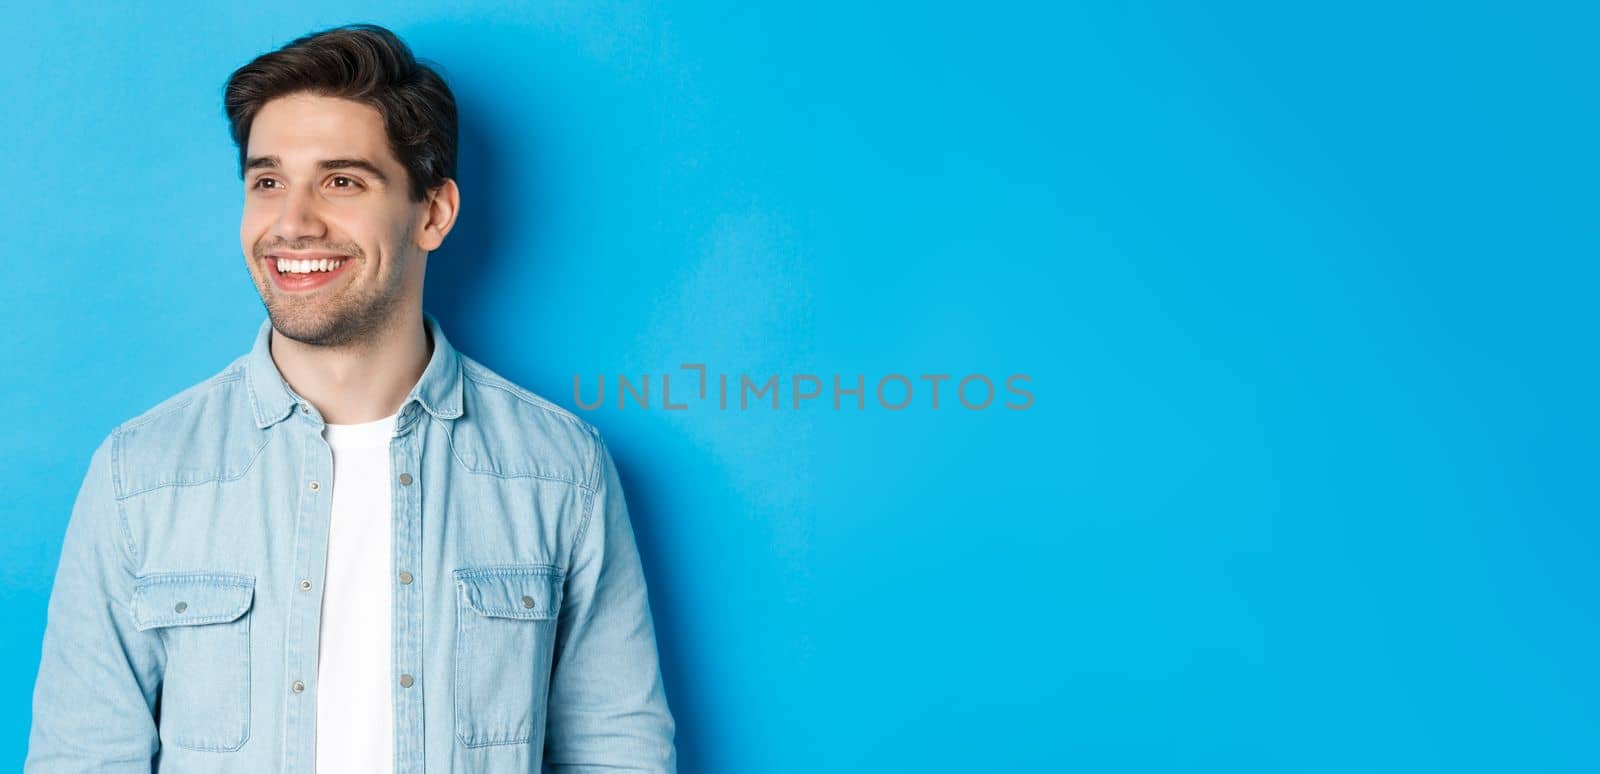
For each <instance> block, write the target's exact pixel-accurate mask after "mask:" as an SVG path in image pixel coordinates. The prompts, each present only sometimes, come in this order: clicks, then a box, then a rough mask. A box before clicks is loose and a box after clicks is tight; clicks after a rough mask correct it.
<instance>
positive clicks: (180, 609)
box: [172, 602, 189, 613]
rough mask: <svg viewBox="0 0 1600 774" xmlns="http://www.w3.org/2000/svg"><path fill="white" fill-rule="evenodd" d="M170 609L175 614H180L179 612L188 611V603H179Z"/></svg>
mask: <svg viewBox="0 0 1600 774" xmlns="http://www.w3.org/2000/svg"><path fill="white" fill-rule="evenodd" d="M172 609H173V610H175V611H177V612H179V613H181V612H183V611H185V610H188V609H189V603H188V602H179V603H178V604H176V605H173V606H172Z"/></svg>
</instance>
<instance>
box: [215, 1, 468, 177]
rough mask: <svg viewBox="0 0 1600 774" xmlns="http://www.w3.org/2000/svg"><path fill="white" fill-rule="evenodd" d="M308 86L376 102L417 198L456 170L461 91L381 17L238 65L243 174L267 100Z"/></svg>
mask: <svg viewBox="0 0 1600 774" xmlns="http://www.w3.org/2000/svg"><path fill="white" fill-rule="evenodd" d="M297 92H307V93H311V94H316V95H318V96H325V97H342V98H344V99H350V100H355V101H357V102H361V103H365V104H367V105H371V106H372V107H373V108H375V109H377V111H378V113H379V114H380V115H382V116H383V125H384V129H385V131H386V132H387V133H388V135H389V149H390V151H391V152H393V153H394V156H395V158H397V159H399V160H400V164H401V165H402V166H404V167H405V169H406V177H407V178H408V180H409V184H410V195H411V200H412V201H414V202H420V201H423V200H424V199H426V198H427V193H428V191H429V190H430V189H432V188H434V187H435V186H438V185H439V184H440V183H442V182H444V180H445V178H454V177H455V176H456V98H455V95H454V94H452V93H451V92H450V87H449V86H447V85H445V82H444V79H443V78H441V77H439V74H438V73H437V72H434V70H433V69H432V68H430V67H428V66H427V65H426V64H422V63H421V62H418V61H417V59H416V58H415V57H413V56H412V55H411V49H410V48H409V47H408V46H406V44H405V42H404V41H402V40H400V38H399V37H397V36H396V35H395V34H394V33H393V32H390V31H389V30H387V29H384V28H383V27H380V26H378V25H376V24H347V25H344V26H342V27H334V28H332V29H328V30H323V31H321V32H313V33H310V34H307V35H303V36H301V37H299V38H297V39H295V40H294V41H293V42H291V43H289V44H288V45H286V46H284V47H283V48H280V49H278V50H276V51H272V52H269V53H266V54H262V55H261V56H258V57H256V58H255V59H254V60H252V61H251V62H250V63H249V64H247V65H245V66H243V67H241V68H239V69H237V70H235V71H233V75H231V76H229V77H228V85H227V87H226V88H225V89H224V91H223V107H224V109H225V110H226V111H227V114H228V124H229V127H230V131H231V132H232V134H233V142H234V144H235V145H237V146H239V178H240V179H241V180H242V179H244V172H245V169H244V165H245V148H246V146H247V145H248V144H249V140H250V125H251V123H253V122H254V121H255V117H256V114H257V113H259V112H260V110H261V106H263V105H265V104H267V103H268V102H269V101H271V100H273V99H276V98H278V97H282V96H286V95H289V94H294V93H297Z"/></svg>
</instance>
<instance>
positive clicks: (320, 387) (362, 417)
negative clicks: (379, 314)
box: [270, 309, 433, 425]
mask: <svg viewBox="0 0 1600 774" xmlns="http://www.w3.org/2000/svg"><path fill="white" fill-rule="evenodd" d="M270 348H271V352H272V360H273V362H274V363H276V364H277V366H278V372H279V373H281V374H283V380H284V381H285V382H288V383H289V387H290V388H292V389H293V390H294V391H295V392H296V393H298V394H299V395H300V396H301V397H303V398H305V399H306V400H308V401H310V402H311V405H313V406H316V407H317V411H318V412H320V413H321V414H322V419H323V421H324V422H328V423H331V424H337V425H353V424H357V423H360V422H372V421H375V420H379V419H383V418H384V417H386V416H389V415H390V414H393V413H395V412H397V411H399V410H400V404H401V403H403V402H404V401H405V399H406V395H407V394H409V393H410V392H411V388H412V387H414V386H416V384H417V381H418V380H419V379H421V378H422V372H423V371H424V370H425V369H426V368H427V367H428V360H429V359H430V358H431V357H432V356H433V340H432V338H431V337H430V336H429V335H428V329H427V326H426V325H424V324H423V320H422V311H421V310H420V309H417V310H413V311H412V312H411V313H410V314H408V315H405V316H404V317H402V318H399V319H397V320H396V324H394V325H390V326H387V327H386V328H385V329H384V332H383V333H381V334H379V335H378V336H377V337H376V338H375V339H373V340H371V341H367V342H363V343H361V344H360V345H357V346H352V347H322V346H315V345H310V344H305V343H303V342H299V341H295V340H294V339H291V338H288V337H286V336H283V335H282V334H279V333H278V331H277V329H276V328H274V329H273V330H272V338H271V340H270Z"/></svg>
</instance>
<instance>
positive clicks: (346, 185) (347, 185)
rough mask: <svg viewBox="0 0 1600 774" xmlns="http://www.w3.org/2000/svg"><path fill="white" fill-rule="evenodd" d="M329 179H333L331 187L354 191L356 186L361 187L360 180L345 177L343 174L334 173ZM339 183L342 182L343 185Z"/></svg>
mask: <svg viewBox="0 0 1600 774" xmlns="http://www.w3.org/2000/svg"><path fill="white" fill-rule="evenodd" d="M330 179H331V180H332V181H333V187H334V188H343V189H345V190H350V191H354V190H356V189H357V188H360V187H361V183H360V181H358V180H356V179H355V178H353V177H347V176H345V175H335V176H333V177H332V178H330ZM340 183H343V185H340Z"/></svg>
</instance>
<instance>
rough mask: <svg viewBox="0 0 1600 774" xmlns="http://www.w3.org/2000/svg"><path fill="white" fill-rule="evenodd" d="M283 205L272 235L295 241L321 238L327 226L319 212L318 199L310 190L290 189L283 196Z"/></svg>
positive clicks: (273, 226)
mask: <svg viewBox="0 0 1600 774" xmlns="http://www.w3.org/2000/svg"><path fill="white" fill-rule="evenodd" d="M282 202H283V207H282V209H280V210H278V219H277V220H276V221H274V222H273V224H272V235H273V236H274V237H277V238H278V239H280V240H282V241H285V242H290V243H295V242H297V241H299V240H302V239H321V238H322V237H324V236H325V235H326V233H327V226H326V224H324V223H323V222H322V217H321V216H320V214H319V213H318V212H317V199H316V197H315V195H313V194H312V193H311V192H309V191H305V190H303V189H301V190H294V189H290V190H289V192H288V193H287V194H286V195H285V196H284V197H283V198H282Z"/></svg>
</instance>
